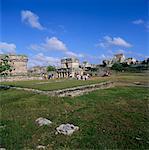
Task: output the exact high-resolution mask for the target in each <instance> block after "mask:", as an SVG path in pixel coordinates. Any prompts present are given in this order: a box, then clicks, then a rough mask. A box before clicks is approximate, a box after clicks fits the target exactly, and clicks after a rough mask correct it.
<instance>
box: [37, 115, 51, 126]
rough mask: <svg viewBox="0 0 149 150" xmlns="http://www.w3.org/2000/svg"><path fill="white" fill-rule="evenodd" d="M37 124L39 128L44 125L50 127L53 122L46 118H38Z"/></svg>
mask: <svg viewBox="0 0 149 150" xmlns="http://www.w3.org/2000/svg"><path fill="white" fill-rule="evenodd" d="M36 123H37V124H38V125H39V126H43V125H47V126H49V125H50V124H51V123H52V122H51V121H50V120H48V119H46V118H42V117H40V118H38V119H36Z"/></svg>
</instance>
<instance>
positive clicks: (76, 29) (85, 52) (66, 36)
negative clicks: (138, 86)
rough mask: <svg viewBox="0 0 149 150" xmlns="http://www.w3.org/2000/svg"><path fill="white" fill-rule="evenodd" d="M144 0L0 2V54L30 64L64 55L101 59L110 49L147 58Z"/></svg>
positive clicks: (55, 61)
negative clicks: (22, 56)
mask: <svg viewBox="0 0 149 150" xmlns="http://www.w3.org/2000/svg"><path fill="white" fill-rule="evenodd" d="M148 7H149V2H148V0H1V9H0V12H1V15H0V16H1V17H0V18H1V21H0V27H1V36H0V38H1V39H0V53H17V54H26V55H28V57H29V66H34V65H47V64H52V65H53V64H54V65H57V64H58V63H59V60H60V59H61V58H63V57H78V58H79V59H80V60H81V61H83V60H87V61H89V62H90V63H100V62H101V61H102V60H103V59H107V58H110V57H112V56H113V54H115V53H124V54H125V55H126V56H127V57H130V56H132V57H135V58H137V59H144V58H146V57H148V56H149V52H148V50H149V46H148V41H147V40H148V34H149V18H148Z"/></svg>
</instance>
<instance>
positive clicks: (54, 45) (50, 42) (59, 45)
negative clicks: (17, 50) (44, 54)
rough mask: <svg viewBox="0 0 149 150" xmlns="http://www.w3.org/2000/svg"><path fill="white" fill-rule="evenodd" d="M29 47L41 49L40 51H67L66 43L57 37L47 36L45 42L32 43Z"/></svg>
mask: <svg viewBox="0 0 149 150" xmlns="http://www.w3.org/2000/svg"><path fill="white" fill-rule="evenodd" d="M29 49H32V50H37V51H38V50H39V51H49V50H50V51H52V50H54V51H67V47H66V45H65V43H63V42H62V41H61V40H59V39H58V38H56V37H51V38H49V37H47V38H46V40H45V42H44V43H41V44H39V45H37V44H32V45H30V46H29Z"/></svg>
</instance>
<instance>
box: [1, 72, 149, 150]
mask: <svg viewBox="0 0 149 150" xmlns="http://www.w3.org/2000/svg"><path fill="white" fill-rule="evenodd" d="M99 79H100V80H99ZM103 79H104V78H98V79H94V80H91V81H89V82H93V81H95V82H97V81H98V82H100V81H103ZM107 79H108V80H109V79H113V80H115V81H120V80H121V81H123V82H124V81H125V82H136V81H138V82H141V83H145V81H146V82H147V81H148V76H146V75H144V74H119V75H118V76H117V78H113V77H111V78H107ZM42 82H47V81H40V83H42ZM48 82H53V83H43V84H39V81H38V82H37V81H29V82H28V83H29V84H26V86H28V85H31V84H37V83H38V84H37V85H38V86H39V87H40V86H41V87H42V86H43V87H44V86H45V85H46V84H48V85H50V86H51V84H56V85H57V88H61V86H60V85H59V84H60V83H61V84H64V83H66V82H68V81H67V80H66V81H61V82H55V81H51V80H50V81H48ZM69 82H70V83H68V84H66V85H67V86H66V85H65V87H68V86H72V85H71V84H72V82H75V83H76V84H77V85H78V84H82V83H85V82H83V81H81V82H82V83H81V82H80V83H79V82H78V81H74V80H72V81H69ZM77 82H78V83H77ZM16 83H17V82H16ZM16 83H15V84H16ZM20 83H21V82H18V85H19V86H20ZM25 83H27V81H25ZM23 85H24V84H23ZM50 86H49V87H48V88H50ZM0 104H1V107H0V112H1V115H0V120H1V123H0V137H1V139H0V147H5V148H6V149H8V150H20V149H24V150H26V149H27V150H28V149H36V146H38V145H44V146H46V149H81V150H84V149H138V150H140V149H141V150H142V149H149V138H148V135H149V113H148V112H149V110H148V104H149V89H148V88H145V87H133V86H132V87H131V86H130V87H124V86H121V87H114V88H110V89H102V90H97V91H94V92H91V93H89V94H85V95H82V96H78V97H73V98H71V97H63V98H58V97H47V96H45V95H38V94H34V93H31V92H26V91H17V90H12V89H8V90H2V89H1V90H0ZM38 117H45V118H47V119H50V120H51V121H52V122H53V124H52V125H51V126H44V127H39V126H37V125H36V124H35V120H36V119H37V118H38ZM62 123H73V124H74V125H77V126H79V128H80V130H79V131H77V132H75V133H74V134H73V135H72V136H64V135H55V132H56V130H55V128H56V127H57V126H59V125H60V124H62Z"/></svg>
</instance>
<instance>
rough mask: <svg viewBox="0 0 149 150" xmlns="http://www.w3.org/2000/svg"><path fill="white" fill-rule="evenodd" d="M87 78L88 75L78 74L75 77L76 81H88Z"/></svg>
mask: <svg viewBox="0 0 149 150" xmlns="http://www.w3.org/2000/svg"><path fill="white" fill-rule="evenodd" d="M89 77H90V75H89V74H86V75H82V76H81V75H79V74H78V75H77V76H76V78H77V80H88V79H89Z"/></svg>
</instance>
